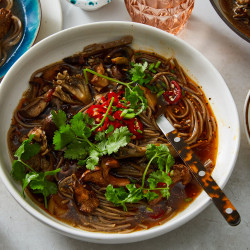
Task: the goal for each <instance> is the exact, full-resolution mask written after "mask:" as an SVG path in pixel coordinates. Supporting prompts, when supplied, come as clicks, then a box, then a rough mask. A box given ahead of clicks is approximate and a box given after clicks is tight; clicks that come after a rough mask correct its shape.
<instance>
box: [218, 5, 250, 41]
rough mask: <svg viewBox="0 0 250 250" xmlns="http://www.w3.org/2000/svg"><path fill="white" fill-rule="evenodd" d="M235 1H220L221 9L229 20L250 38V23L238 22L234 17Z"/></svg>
mask: <svg viewBox="0 0 250 250" xmlns="http://www.w3.org/2000/svg"><path fill="white" fill-rule="evenodd" d="M234 2H235V1H234V0H219V3H220V6H221V9H222V10H223V11H224V13H225V14H226V16H227V18H228V20H229V21H230V22H231V23H232V24H233V25H234V26H235V27H236V28H237V29H239V30H240V31H241V32H242V33H244V34H245V35H247V36H248V37H250V22H249V23H248V24H246V23H244V22H243V20H238V19H235V18H234V17H233V15H234V12H233V5H234Z"/></svg>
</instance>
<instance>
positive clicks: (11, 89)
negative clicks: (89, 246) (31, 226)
mask: <svg viewBox="0 0 250 250" xmlns="http://www.w3.org/2000/svg"><path fill="white" fill-rule="evenodd" d="M128 34H129V35H132V36H133V37H134V42H133V45H132V46H133V47H134V48H136V49H142V50H147V51H155V52H157V53H159V54H161V55H163V56H165V57H170V56H175V57H176V58H177V60H178V61H179V63H180V64H181V66H183V67H184V69H186V71H187V72H188V74H189V75H190V76H191V77H192V78H193V79H194V80H195V81H196V82H197V83H198V84H200V85H201V86H202V88H203V91H204V92H205V93H206V96H207V98H211V101H210V103H211V106H212V109H213V111H214V114H215V116H216V118H217V122H218V129H219V149H218V157H217V163H216V167H215V169H214V171H213V177H214V179H215V180H216V181H217V183H218V184H219V185H220V186H221V187H222V188H223V187H224V186H225V184H226V182H227V181H228V179H229V177H230V175H231V173H232V170H233V168H234V164H235V161H236V158H237V155H238V150H239V142H240V127H239V118H238V114H237V110H236V106H235V103H234V100H233V98H232V96H231V94H230V92H229V89H228V88H227V86H226V84H225V82H224V80H223V79H222V77H221V75H220V74H219V72H218V71H217V70H216V69H215V68H214V67H213V65H212V64H211V63H210V62H209V61H208V60H207V59H206V58H205V57H204V56H203V55H201V54H200V53H199V52H198V51H197V50H195V49H194V48H192V47H191V46H190V45H188V44H187V43H185V42H184V41H182V40H180V39H178V38H177V37H175V36H173V35H171V34H168V33H166V32H164V31H161V30H159V29H156V28H153V27H150V26H146V25H143V24H138V23H131V22H103V23H94V24H88V25H83V26H78V27H74V28H71V29H68V30H64V31H61V32H59V33H57V34H55V35H53V36H50V37H48V38H46V39H45V40H43V41H41V42H39V43H38V44H36V45H35V46H34V47H32V48H31V49H30V50H29V51H27V52H26V53H25V54H24V55H23V56H22V57H21V58H20V59H19V60H18V61H17V62H16V63H15V65H14V66H13V67H12V68H11V70H10V71H9V72H8V73H7V74H6V76H5V78H4V79H3V81H2V83H1V86H0V107H1V109H0V117H1V119H0V128H1V129H0V145H1V151H0V165H1V167H0V175H1V177H2V180H3V182H4V184H5V185H6V187H7V188H8V190H9V192H10V193H11V194H12V195H13V197H14V198H15V199H16V200H17V202H18V203H19V204H20V205H21V206H22V207H23V208H24V209H25V210H26V211H27V212H29V213H30V214H31V215H33V216H34V217H35V218H37V219H39V220H40V221H42V222H43V223H45V224H47V225H49V226H51V227H52V228H54V229H56V230H57V231H59V232H60V233H62V234H65V235H67V236H70V237H73V238H77V239H80V240H85V241H90V242H95V243H109V244H110V243H128V242H135V241H140V240H145V239H149V238H152V237H155V236H159V235H161V234H164V233H167V232H169V231H171V230H173V229H175V228H177V227H179V226H181V225H183V224H184V223H186V222H187V221H189V220H191V219H192V218H194V217H195V216H196V215H197V214H199V213H200V212H201V211H202V210H203V209H204V208H205V207H207V206H208V204H209V202H210V199H209V197H208V196H207V194H206V193H205V192H202V193H201V194H200V195H199V197H197V199H196V200H195V201H194V202H192V203H191V204H190V206H189V207H187V208H186V209H185V210H184V211H183V212H181V213H179V214H178V215H176V216H175V217H174V218H173V219H171V220H170V221H168V222H166V223H165V224H164V225H161V226H156V227H153V228H151V229H149V230H143V231H138V232H134V233H130V234H104V233H94V232H86V231H83V230H80V229H77V228H74V227H71V226H69V225H67V224H64V223H62V222H60V221H58V220H56V219H55V218H53V217H51V216H50V215H49V214H47V213H46V212H44V211H43V210H42V209H40V208H39V207H38V206H37V205H36V204H34V203H33V202H32V201H31V200H30V199H29V198H28V197H27V198H26V199H23V197H22V196H21V194H20V193H21V186H20V184H19V183H16V182H15V181H14V180H13V179H12V177H11V176H10V170H11V161H10V158H9V154H8V148H7V131H8V129H9V126H10V123H11V118H12V114H13V111H14V109H15V108H16V106H17V104H18V102H19V100H20V98H21V96H22V93H23V92H24V90H26V89H27V87H28V81H29V79H30V76H31V74H32V73H33V72H34V71H35V70H37V69H38V68H41V67H43V66H45V65H48V64H50V63H53V62H56V61H59V60H61V59H62V58H64V57H67V56H70V55H72V54H74V53H76V52H79V51H81V50H82V48H83V47H84V46H85V45H88V44H91V43H98V42H107V41H112V40H114V39H119V38H120V37H121V36H124V35H128ZM221 220H223V218H222V217H221ZM225 223H226V222H225Z"/></svg>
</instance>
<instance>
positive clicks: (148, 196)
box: [144, 191, 159, 202]
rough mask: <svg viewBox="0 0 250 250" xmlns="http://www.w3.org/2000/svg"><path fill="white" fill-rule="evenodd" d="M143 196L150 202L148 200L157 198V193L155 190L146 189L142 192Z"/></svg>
mask: <svg viewBox="0 0 250 250" xmlns="http://www.w3.org/2000/svg"><path fill="white" fill-rule="evenodd" d="M144 197H145V198H146V199H147V200H148V201H149V202H150V201H152V200H154V199H156V198H158V197H159V195H158V194H157V193H155V192H150V191H148V192H147V193H146V194H144Z"/></svg>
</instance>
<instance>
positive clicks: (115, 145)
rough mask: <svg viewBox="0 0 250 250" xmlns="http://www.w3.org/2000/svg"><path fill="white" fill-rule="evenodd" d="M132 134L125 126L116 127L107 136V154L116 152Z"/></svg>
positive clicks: (127, 141)
mask: <svg viewBox="0 0 250 250" xmlns="http://www.w3.org/2000/svg"><path fill="white" fill-rule="evenodd" d="M131 136H132V134H131V133H130V132H129V130H128V128H127V127H125V126H124V127H120V128H117V129H116V130H115V131H114V133H113V134H112V135H111V136H109V137H108V140H107V145H106V149H107V152H108V154H109V155H110V154H112V153H116V152H117V151H118V150H119V148H120V147H124V146H126V145H127V144H128V143H129V142H130V140H131Z"/></svg>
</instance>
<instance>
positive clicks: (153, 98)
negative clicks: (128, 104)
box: [140, 86, 157, 111]
mask: <svg viewBox="0 0 250 250" xmlns="http://www.w3.org/2000/svg"><path fill="white" fill-rule="evenodd" d="M140 88H141V89H142V90H143V92H144V96H145V97H146V99H147V101H148V105H149V107H150V108H151V109H152V110H153V111H155V107H156V104H157V95H156V94H153V93H152V92H151V91H150V90H149V89H148V88H146V87H142V86H140Z"/></svg>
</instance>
